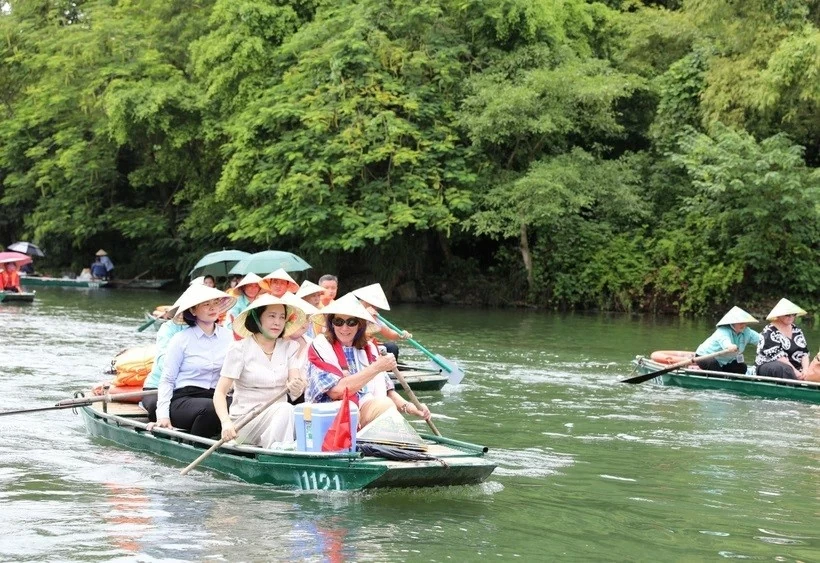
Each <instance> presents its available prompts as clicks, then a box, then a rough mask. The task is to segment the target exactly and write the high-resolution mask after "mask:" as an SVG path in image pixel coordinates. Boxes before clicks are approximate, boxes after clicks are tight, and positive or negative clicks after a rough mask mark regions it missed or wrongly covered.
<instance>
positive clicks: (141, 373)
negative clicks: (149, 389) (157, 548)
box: [111, 344, 157, 389]
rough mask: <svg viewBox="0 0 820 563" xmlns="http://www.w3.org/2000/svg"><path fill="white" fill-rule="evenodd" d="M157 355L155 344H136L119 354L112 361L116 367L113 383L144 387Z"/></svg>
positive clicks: (123, 385) (121, 385)
mask: <svg viewBox="0 0 820 563" xmlns="http://www.w3.org/2000/svg"><path fill="white" fill-rule="evenodd" d="M156 355H157V347H156V345H155V344H149V345H147V346H136V347H134V348H129V349H127V350H125V351H123V352H120V353H119V354H117V356H116V357H115V358H114V359H113V360H112V361H111V365H112V367H113V368H114V369H113V371H114V374H115V375H114V379H112V380H111V385H115V386H117V387H139V388H140V389H142V385H143V383H145V379H146V378H147V377H148V374H149V373H151V368H153V367H154V358H155V357H156Z"/></svg>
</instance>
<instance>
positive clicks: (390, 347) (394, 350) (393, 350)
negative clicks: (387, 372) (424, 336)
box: [381, 342, 399, 361]
mask: <svg viewBox="0 0 820 563" xmlns="http://www.w3.org/2000/svg"><path fill="white" fill-rule="evenodd" d="M381 345H382V346H384V349H385V350H387V351H388V352H389V353H390V354H393V355H394V356H396V361H398V360H399V345H398V344H396V343H395V342H382V343H381Z"/></svg>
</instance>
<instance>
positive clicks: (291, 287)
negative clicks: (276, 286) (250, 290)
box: [259, 268, 299, 293]
mask: <svg viewBox="0 0 820 563" xmlns="http://www.w3.org/2000/svg"><path fill="white" fill-rule="evenodd" d="M272 280H284V281H286V282H288V288H287V290H286V291H290V292H291V293H296V292H297V291H299V284H298V283H296V280H294V279H293V278H292V277H290V276H289V275H288V273H287V272H286V271H285V270H284V269H283V268H279V269H278V270H276V271H274V272H271V273H270V274H268V275H267V276H265V277H264V278H262V281H260V282H259V287H261V288H262V289H264V290H265V291H270V290H271V289H270V288H271V286H270V283H271V281H272Z"/></svg>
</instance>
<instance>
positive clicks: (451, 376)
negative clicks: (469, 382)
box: [376, 315, 464, 385]
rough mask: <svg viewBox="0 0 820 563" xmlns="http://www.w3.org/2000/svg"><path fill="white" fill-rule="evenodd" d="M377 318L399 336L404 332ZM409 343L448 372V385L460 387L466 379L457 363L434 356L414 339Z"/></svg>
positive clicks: (409, 339) (409, 340)
mask: <svg viewBox="0 0 820 563" xmlns="http://www.w3.org/2000/svg"><path fill="white" fill-rule="evenodd" d="M376 316H377V317H378V319H379V320H380V321H382V322H383V323H384V324H386V325H387V326H388V327H389V328H392V329H393V330H395V331H396V332H398V333H399V334H401V333H402V332H404V331H403V330H402V329H400V328H399V327H397V326H396V325H394V324H393V323H391V322H390V321H388V320H387V319H385V318H384V317H382V316H381V315H376ZM407 341H408V342H409V343H410V344H412V345H413V346H415V347H416V348H418V350H419V351H421V353H423V354H424V355H426V356H427V357H428V358H430V359H431V360H433V361H434V362H435V363H436V364H438V366H439V367H440V368H441V369H443V370H444V371H446V372H447V383H449V384H451V385H458V384H459V383H461V380H462V379H464V372H463V371H462V370H461V368H460V367H459V366H458V364H457V363H455V362H453V361H451V360H448V359H447V358H444V357H442V356H439V355H438V354H433V353H432V352H431V351H430V350H428V349H427V348H425V347H424V346H422V345H421V344H419V343H418V342H417V341H415V340H413V339H412V338H408V339H407Z"/></svg>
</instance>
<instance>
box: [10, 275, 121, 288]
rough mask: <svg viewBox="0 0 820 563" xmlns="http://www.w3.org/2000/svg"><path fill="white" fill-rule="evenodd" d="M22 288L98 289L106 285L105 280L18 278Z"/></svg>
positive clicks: (43, 277) (41, 277)
mask: <svg viewBox="0 0 820 563" xmlns="http://www.w3.org/2000/svg"><path fill="white" fill-rule="evenodd" d="M20 285H22V286H23V287H31V286H45V287H76V288H79V289H99V288H101V287H105V286H107V285H108V282H107V281H106V280H79V279H72V278H50V277H47V276H20Z"/></svg>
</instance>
